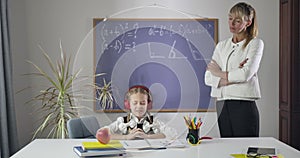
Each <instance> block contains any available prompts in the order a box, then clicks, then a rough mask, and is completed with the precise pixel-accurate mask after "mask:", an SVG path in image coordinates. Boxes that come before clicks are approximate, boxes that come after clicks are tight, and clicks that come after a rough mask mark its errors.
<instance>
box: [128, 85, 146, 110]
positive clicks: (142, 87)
mask: <svg viewBox="0 0 300 158" xmlns="http://www.w3.org/2000/svg"><path fill="white" fill-rule="evenodd" d="M134 88H141V89H143V90H145V91H146V93H147V95H148V106H147V110H150V109H152V96H151V93H150V90H149V89H148V88H147V87H146V86H142V85H135V86H132V87H130V88H129V90H128V91H127V93H126V94H125V99H124V107H125V109H127V110H129V109H130V103H129V97H130V91H131V90H132V89H134Z"/></svg>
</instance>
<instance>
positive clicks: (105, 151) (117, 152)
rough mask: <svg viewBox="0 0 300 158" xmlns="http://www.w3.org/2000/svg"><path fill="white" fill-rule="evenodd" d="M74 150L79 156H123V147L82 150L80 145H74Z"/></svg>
mask: <svg viewBox="0 0 300 158" xmlns="http://www.w3.org/2000/svg"><path fill="white" fill-rule="evenodd" d="M73 150H74V152H75V153H76V154H77V155H78V156H80V157H95V156H97V157H101V156H102V157H103V156H105V157H107V156H113V157H114V156H123V154H125V149H116V148H102V149H88V150H84V149H83V148H82V146H74V147H73Z"/></svg>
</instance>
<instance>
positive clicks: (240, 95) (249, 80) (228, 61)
mask: <svg viewBox="0 0 300 158" xmlns="http://www.w3.org/2000/svg"><path fill="white" fill-rule="evenodd" d="M244 43H245V40H243V41H241V42H239V43H233V42H232V38H229V39H227V40H224V41H221V42H219V43H218V44H217V46H216V48H215V51H214V53H213V56H212V59H213V60H215V61H216V63H217V64H218V65H219V66H220V67H221V69H222V71H227V72H228V81H229V82H234V83H235V84H231V85H228V86H223V87H218V85H219V81H220V79H221V78H220V77H216V76H214V75H212V74H211V73H210V72H209V71H206V72H205V84H206V85H208V86H211V88H212V89H211V96H212V97H216V98H217V99H218V100H225V99H242V100H255V99H259V98H260V97H261V94H260V87H259V82H258V76H257V72H258V69H259V65H260V61H261V58H262V55H263V48H264V43H263V41H262V40H261V39H258V38H254V39H252V40H251V41H250V42H249V43H248V45H247V46H246V47H245V48H243V44H244ZM245 59H248V60H247V62H246V63H245V64H244V66H243V67H242V68H239V66H240V63H241V62H243V61H244V60H245Z"/></svg>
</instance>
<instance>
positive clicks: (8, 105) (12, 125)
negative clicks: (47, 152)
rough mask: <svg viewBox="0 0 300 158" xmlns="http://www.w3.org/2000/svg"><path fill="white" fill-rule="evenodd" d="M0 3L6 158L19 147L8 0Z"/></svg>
mask: <svg viewBox="0 0 300 158" xmlns="http://www.w3.org/2000/svg"><path fill="white" fill-rule="evenodd" d="M0 1H1V8H0V9H1V14H0V16H1V17H0V18H1V20H0V27H1V28H0V29H1V30H0V31H1V34H0V127H1V128H0V158H8V157H9V156H11V155H12V154H13V153H15V152H16V151H17V150H18V146H19V145H18V137H17V127H16V117H15V109H14V102H13V87H12V63H11V53H10V46H9V30H8V29H9V26H8V0H0Z"/></svg>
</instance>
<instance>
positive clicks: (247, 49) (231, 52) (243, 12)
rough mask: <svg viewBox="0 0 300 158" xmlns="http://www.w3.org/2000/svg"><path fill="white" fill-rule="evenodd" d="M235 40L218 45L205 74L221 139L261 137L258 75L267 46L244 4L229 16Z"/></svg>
mask: <svg viewBox="0 0 300 158" xmlns="http://www.w3.org/2000/svg"><path fill="white" fill-rule="evenodd" d="M228 24H229V29H230V32H231V33H232V37H230V38H228V39H226V40H224V41H221V42H219V43H218V44H217V46H216V48H215V51H214V54H213V56H212V60H211V62H210V63H209V64H208V66H207V71H206V73H205V83H206V85H208V86H211V88H212V91H211V96H212V97H215V98H217V103H216V108H217V113H218V124H219V129H220V134H221V137H258V136H259V113H258V109H257V106H256V103H255V100H257V99H259V98H260V97H261V95H260V88H259V83H258V77H257V72H258V69H259V65H260V61H261V58H262V55H263V48H264V44H263V41H262V40H261V39H258V38H256V36H257V31H258V28H257V23H256V13H255V10H254V8H253V7H252V6H251V5H249V4H246V3H244V2H240V3H237V4H236V5H234V6H233V7H232V8H231V9H230V12H229V15H228Z"/></svg>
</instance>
